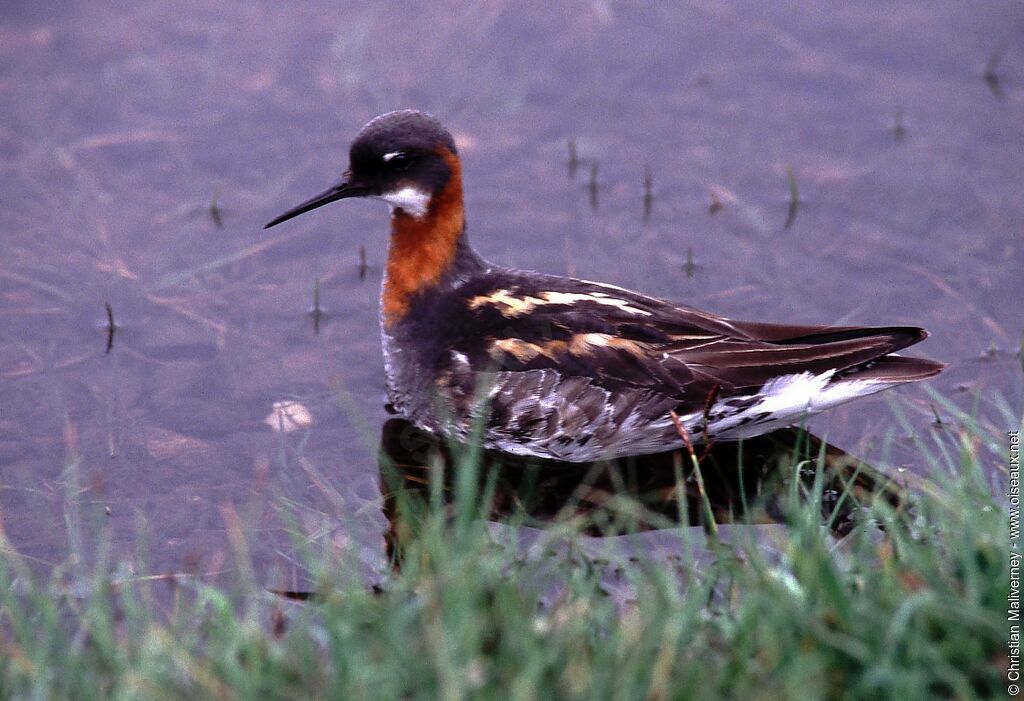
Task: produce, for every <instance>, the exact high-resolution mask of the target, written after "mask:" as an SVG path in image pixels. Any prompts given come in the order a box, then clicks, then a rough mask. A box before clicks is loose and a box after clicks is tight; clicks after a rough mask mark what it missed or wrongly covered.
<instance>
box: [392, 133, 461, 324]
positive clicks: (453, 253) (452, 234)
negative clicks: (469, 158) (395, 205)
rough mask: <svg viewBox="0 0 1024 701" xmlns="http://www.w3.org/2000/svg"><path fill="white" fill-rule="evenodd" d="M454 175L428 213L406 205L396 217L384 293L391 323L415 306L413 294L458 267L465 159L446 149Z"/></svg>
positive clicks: (452, 174)
mask: <svg viewBox="0 0 1024 701" xmlns="http://www.w3.org/2000/svg"><path fill="white" fill-rule="evenodd" d="M441 155H442V158H444V159H445V161H446V163H447V165H448V167H449V169H450V171H451V175H450V176H449V178H448V182H447V183H446V184H445V186H444V187H443V188H441V190H440V191H438V192H436V193H435V194H434V196H433V197H432V198H431V200H430V205H429V206H428V207H427V211H426V213H425V214H424V215H423V216H422V217H414V216H411V215H409V214H406V213H405V212H402V211H401V210H395V212H394V213H393V214H392V216H391V242H390V245H389V248H388V262H387V267H386V270H385V273H384V290H383V292H382V294H381V314H382V317H383V322H384V326H385V328H387V327H390V326H392V325H393V324H395V323H397V322H398V321H399V320H400V319H401V318H402V317H404V316H405V314H406V313H407V312H408V311H409V304H410V300H411V298H412V297H413V295H415V294H417V293H418V292H421V291H423V290H425V289H426V288H429V287H431V286H432V285H436V284H437V283H438V282H439V281H440V280H441V279H442V277H443V276H444V274H445V273H446V272H447V271H448V270H449V269H450V268H451V267H452V265H453V263H454V262H455V259H456V257H457V254H458V252H459V250H460V248H461V247H462V246H460V243H461V241H460V240H461V238H462V235H463V232H464V230H465V226H466V218H465V209H464V206H463V201H462V172H461V168H460V166H459V159H458V157H457V156H455V154H453V153H451V152H450V151H448V150H447V149H443V150H442V153H441Z"/></svg>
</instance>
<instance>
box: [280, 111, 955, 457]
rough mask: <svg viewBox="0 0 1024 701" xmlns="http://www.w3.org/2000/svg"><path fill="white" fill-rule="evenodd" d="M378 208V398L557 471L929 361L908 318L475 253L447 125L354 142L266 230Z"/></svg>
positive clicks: (737, 436) (375, 123)
mask: <svg viewBox="0 0 1024 701" xmlns="http://www.w3.org/2000/svg"><path fill="white" fill-rule="evenodd" d="M354 197H359V198H376V199H379V200H383V201H384V202H386V203H387V204H388V205H389V206H390V240H389V245H388V256H387V262H386V265H385V270H384V276H383V284H382V289H381V305H380V328H381V342H382V350H383V355H384V369H385V375H386V379H387V394H388V401H389V403H390V404H391V405H392V407H393V408H394V410H395V412H396V413H398V414H399V415H401V416H402V417H403V418H405V419H407V420H408V421H410V422H411V423H413V424H414V425H416V426H417V427H419V428H421V429H424V430H426V431H429V432H431V433H434V434H437V435H440V436H442V437H445V438H447V439H451V440H455V441H457V442H468V441H474V440H475V441H479V442H480V443H481V444H482V446H483V447H484V448H486V449H489V450H496V451H499V452H503V453H510V454H513V455H519V456H529V457H533V458H542V459H550V460H555V461H562V462H574V463H579V462H592V461H597V460H605V459H608V460H610V459H615V458H620V457H624V456H633V455H636V456H639V455H645V454H650V453H658V452H665V451H670V450H675V449H680V448H682V447H684V446H687V447H690V448H691V449H692V445H694V444H705V445H710V444H711V443H712V442H715V441H738V440H743V439H747V438H752V437H754V436H759V435H762V434H765V433H768V432H771V431H774V430H776V429H780V428H783V427H787V426H792V425H797V424H799V423H801V422H803V421H804V420H805V419H806V417H808V416H810V415H813V414H817V413H819V412H822V411H825V410H827V409H831V408H832V407H835V406H837V405H840V404H843V403H845V402H848V401H851V400H853V399H857V398H859V397H863V396H866V395H870V394H874V393H876V392H879V391H881V390H884V389H888V388H891V387H896V386H898V385H902V384H905V383H908V382H914V381H918V380H923V379H926V378H929V377H933V376H935V375H936V374H938V373H939V372H941V371H942V369H943V368H944V367H945V366H944V364H943V363H940V362H937V361H934V360H929V359H925V358H920V357H908V356H903V355H900V354H899V351H900V350H902V349H904V348H906V347H908V346H911V345H913V344H915V343H918V342H919V341H922V340H924V339H925V338H926V337H927V335H928V334H927V332H926V331H925V330H924V329H922V328H919V327H915V326H878V327H859V326H827V325H792V324H773V323H764V322H761V321H738V320H734V319H730V318H725V317H722V316H718V315H715V314H712V313H710V312H706V311H701V310H699V309H696V308H693V307H690V306H686V305H684V304H680V303H676V302H673V301H669V300H665V299H659V298H656V297H651V296H647V295H644V294H641V293H638V292H633V291H630V290H627V289H624V288H621V287H617V286H614V285H610V284H605V283H600V282H591V281H588V280H582V279H575V278H571V277H561V276H556V275H550V274H543V273H538V272H532V271H520V270H514V269H510V268H506V267H502V266H499V265H495V264H493V263H490V262H488V261H486V260H484V259H483V258H482V257H481V256H480V255H478V254H477V252H476V251H475V250H474V248H473V247H472V246H471V245H470V242H469V238H468V236H467V232H466V217H465V206H464V200H463V189H462V166H461V162H460V159H459V152H458V149H457V147H456V143H455V140H454V139H453V137H452V135H451V133H450V132H449V131H448V130H447V129H446V128H445V127H444V126H443V125H442V123H441V122H440V121H439V120H437V119H436V118H435V117H433V116H431V115H429V114H427V113H425V112H421V111H418V110H399V111H394V112H388V113H386V114H383V115H380V116H378V117H376V118H374V119H372V120H371V121H370V122H368V123H367V124H366V125H365V126H364V127H363V128H362V129H361V130H360V131H359V132H358V134H357V135H356V137H355V139H354V140H353V141H352V144H351V146H350V150H349V167H348V170H347V171H346V172H345V173H344V175H343V178H342V180H341V181H340V182H338V183H337V184H335V185H334V186H332V187H330V188H329V189H327V190H326V191H324V192H322V193H320V194H318V195H316V196H315V197H312V198H311V199H308V200H306V201H305V202H302V203H301V204H299V205H298V206H296V207H293V208H292V209H290V210H288V211H287V212H285V213H284V214H281V215H280V216H278V217H276V218H275V219H273V220H272V221H270V222H269V223H267V224H266V226H265V227H264V228H270V227H272V226H277V225H278V224H281V223H282V222H285V221H287V220H289V219H292V218H293V217H297V216H299V215H300V214H304V213H306V212H309V211H311V210H313V209H316V208H319V207H322V206H324V205H326V204H328V203H331V202H334V201H337V200H341V199H346V198H354Z"/></svg>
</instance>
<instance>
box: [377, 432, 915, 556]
mask: <svg viewBox="0 0 1024 701" xmlns="http://www.w3.org/2000/svg"><path fill="white" fill-rule="evenodd" d="M463 450H465V449H464V448H462V447H460V446H452V445H449V444H446V443H445V442H443V441H440V440H438V439H437V438H436V437H435V436H433V435H431V434H428V433H425V432H423V431H420V430H419V429H417V428H416V427H414V426H413V425H412V424H410V423H409V422H407V421H405V420H403V419H398V418H393V419H390V420H388V421H386V422H385V423H384V426H383V428H382V432H381V452H380V472H381V490H382V492H383V497H384V513H385V515H386V517H387V519H388V532H387V535H386V540H387V547H388V555H389V556H390V557H391V560H392V562H394V563H396V566H397V565H398V564H399V563H400V561H401V554H402V546H403V545H404V544H405V543H407V542H408V539H410V538H414V537H415V534H416V531H417V524H416V522H417V520H418V518H419V517H418V516H417V515H416V514H417V513H422V509H425V508H426V506H427V505H428V504H429V503H430V493H431V472H432V471H435V470H436V471H438V475H437V476H438V477H440V478H441V484H440V486H441V493H442V495H443V497H442V498H443V501H444V504H445V505H446V507H451V505H452V502H453V494H454V492H455V488H454V483H455V476H456V472H457V466H458V465H459V464H460V461H459V456H460V454H461V451H463ZM695 450H696V455H695V457H696V459H697V463H698V466H699V470H696V469H694V464H693V463H694V461H693V460H692V459H691V456H690V455H689V453H687V452H686V451H678V450H676V451H669V452H664V453H655V454H652V455H643V456H636V457H630V458H620V459H616V460H610V461H603V462H594V463H563V462H554V461H545V460H540V459H537V458H522V457H518V456H512V455H507V454H503V453H496V452H487V451H485V452H483V453H482V454H481V456H480V465H481V468H482V469H480V470H478V485H477V487H478V490H479V492H478V493H480V494H483V493H485V492H486V493H488V501H489V506H490V509H489V514H488V518H489V519H490V520H494V521H501V520H502V519H503V518H507V517H510V516H515V521H516V522H517V523H522V524H523V525H525V526H534V527H544V526H546V525H551V524H553V523H556V522H565V521H567V520H572V521H573V522H574V523H575V524H577V525H578V527H579V528H580V530H581V532H583V533H584V534H586V535H591V536H608V535H618V534H621V533H625V532H637V531H645V530H654V529H658V528H666V527H671V526H674V525H678V524H680V523H684V524H686V525H690V526H703V527H704V528H705V529H712V528H713V526H712V525H711V521H712V519H713V521H714V523H715V524H728V523H742V524H770V523H776V524H777V523H785V522H786V513H787V509H788V506H789V505H790V504H792V503H793V501H792V499H793V495H794V494H795V495H797V497H798V498H799V499H801V500H803V501H806V500H808V499H815V500H817V501H818V502H819V507H820V514H821V519H822V524H823V525H824V526H827V527H828V528H829V529H830V530H831V531H832V533H833V534H835V535H837V536H842V535H845V534H847V533H849V532H850V530H851V529H852V528H853V527H854V526H855V524H856V523H857V522H858V518H859V517H860V516H861V515H862V514H864V513H865V510H866V509H867V508H869V507H870V505H871V504H872V503H874V502H875V501H877V500H881V501H883V502H884V503H885V504H886V505H887V506H888V507H890V508H892V509H902V508H905V507H906V506H907V503H908V495H907V494H906V491H905V489H904V488H902V487H900V486H899V485H897V484H895V483H894V482H892V481H891V480H890V479H888V478H886V477H885V476H884V475H883V474H882V473H880V472H879V471H878V470H876V469H875V468H872V467H871V466H869V465H867V464H865V463H863V462H862V461H860V460H858V459H857V458H855V457H853V456H851V455H849V454H848V453H846V452H844V451H843V450H841V449H839V448H837V447H835V446H832V445H829V444H827V443H825V442H824V441H822V440H821V439H819V438H817V437H816V436H814V435H812V434H810V433H808V432H806V431H803V430H801V429H798V428H790V429H783V430H779V431H775V432H773V433H769V434H765V435H762V436H757V437H756V438H751V439H747V440H746V441H743V442H742V443H736V442H729V443H725V442H723V443H717V444H711V446H710V448H708V449H705V446H702V445H698V446H696V447H695ZM819 466H820V470H819V469H818V467H819ZM677 475H678V476H679V478H680V479H679V481H678V482H677ZM485 485H486V488H485ZM701 492H703V496H702V494H701ZM678 495H682V496H683V502H684V503H681V502H680V500H679V498H678Z"/></svg>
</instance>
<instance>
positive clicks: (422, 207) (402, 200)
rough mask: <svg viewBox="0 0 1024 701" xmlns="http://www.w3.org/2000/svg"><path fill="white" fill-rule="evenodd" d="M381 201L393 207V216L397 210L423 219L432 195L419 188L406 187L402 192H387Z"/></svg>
mask: <svg viewBox="0 0 1024 701" xmlns="http://www.w3.org/2000/svg"><path fill="white" fill-rule="evenodd" d="M379 199H382V200H384V201H385V202H387V203H388V204H389V205H390V206H391V214H392V215H394V213H395V211H396V210H399V209H400V210H402V211H403V212H405V213H406V214H408V215H410V216H413V217H416V218H417V219H419V218H421V217H422V216H423V215H424V214H426V213H427V205H429V204H430V193H428V192H424V191H423V190H420V189H419V188H416V187H412V186H411V185H406V186H405V187H403V188H402V189H401V190H395V191H394V192H385V193H384V194H383V195H381V196H380V198H379Z"/></svg>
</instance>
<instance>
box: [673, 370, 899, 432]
mask: <svg viewBox="0 0 1024 701" xmlns="http://www.w3.org/2000/svg"><path fill="white" fill-rule="evenodd" d="M833 375H835V370H827V371H825V372H823V373H821V374H819V375H815V374H814V373H811V372H801V373H796V374H793V375H782V376H780V377H776V378H773V379H771V380H769V381H768V382H765V383H764V385H763V386H762V387H761V389H760V390H758V392H757V393H756V394H752V395H748V396H745V397H729V398H727V399H723V400H720V401H718V402H716V403H715V405H714V406H713V407H712V408H711V410H710V411H709V412H708V427H707V431H708V434H709V435H711V436H712V437H713V438H718V439H724V440H738V439H742V438H752V437H754V436H759V435H761V434H763V433H767V432H769V431H774V430H775V429H777V428H783V427H785V426H791V425H793V424H795V423H799V422H800V421H801V420H803V419H804V418H806V417H807V416H810V415H811V414H817V413H819V412H822V411H825V410H826V409H831V408H832V407H834V406H838V405H840V404H844V403H846V402H848V401H850V400H852V399H856V398H858V397H863V396H866V395H869V394H874V393H875V392H880V391H881V390H883V389H887V388H888V387H891V386H892V385H893V383H890V382H879V381H876V380H839V381H836V382H833V381H832V377H833ZM685 419H686V422H687V424H688V426H687V428H688V429H689V428H691V425H692V427H693V428H694V430H696V431H698V432H700V431H701V430H702V429H703V423H704V417H703V415H697V414H691V415H689V416H687V417H685Z"/></svg>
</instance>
